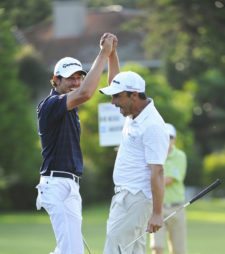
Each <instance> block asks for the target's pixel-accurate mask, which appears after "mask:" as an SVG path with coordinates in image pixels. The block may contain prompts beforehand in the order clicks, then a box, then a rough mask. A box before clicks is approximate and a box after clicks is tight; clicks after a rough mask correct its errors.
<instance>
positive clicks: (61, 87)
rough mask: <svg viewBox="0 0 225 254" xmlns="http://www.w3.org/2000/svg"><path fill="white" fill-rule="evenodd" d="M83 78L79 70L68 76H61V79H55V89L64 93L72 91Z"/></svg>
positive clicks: (78, 85)
mask: <svg viewBox="0 0 225 254" xmlns="http://www.w3.org/2000/svg"><path fill="white" fill-rule="evenodd" d="M83 79H84V75H82V74H81V73H79V72H77V73H74V74H72V75H71V76H70V77H68V78H63V77H62V78H61V79H58V81H57V89H56V90H57V91H58V92H59V93H60V94H65V93H69V92H71V91H74V90H76V89H77V88H79V87H80V85H81V83H82V81H83Z"/></svg>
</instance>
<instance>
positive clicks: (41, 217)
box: [0, 200, 225, 254]
mask: <svg viewBox="0 0 225 254" xmlns="http://www.w3.org/2000/svg"><path fill="white" fill-rule="evenodd" d="M107 214H108V205H101V206H95V207H91V208H87V209H85V210H84V213H83V217H84V223H83V232H84V237H85V239H86V241H87V243H88V245H89V247H90V249H91V252H92V254H102V250H103V244H104V238H105V223H106V219H107ZM187 217H188V250H189V251H188V254H212V253H213V254H224V253H225V200H213V201H206V200H203V201H198V202H196V203H194V204H192V205H191V206H189V207H188V208H187ZM54 246H55V240H54V237H53V233H52V229H51V226H50V223H49V218H48V216H47V215H46V214H45V213H42V212H35V213H21V214H20V213H18V214H16V213H11V214H1V215H0V254H48V253H49V252H50V251H52V250H53V249H54ZM87 253H88V252H87V251H86V250H85V254H87ZM147 253H151V252H150V250H149V249H148V252H147ZM137 254H138V253H137ZM165 254H167V252H165Z"/></svg>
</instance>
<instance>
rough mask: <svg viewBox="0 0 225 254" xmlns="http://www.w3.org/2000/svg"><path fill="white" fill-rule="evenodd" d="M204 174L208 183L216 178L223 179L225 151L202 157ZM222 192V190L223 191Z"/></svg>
mask: <svg viewBox="0 0 225 254" xmlns="http://www.w3.org/2000/svg"><path fill="white" fill-rule="evenodd" d="M203 166H204V173H205V174H204V176H205V182H206V183H207V184H208V183H210V182H212V181H214V180H215V179H216V178H220V179H221V180H223V181H224V180H225V177H224V176H225V174H224V171H225V151H221V152H217V153H211V154H209V155H207V156H205V158H204V162H203ZM223 194H224V191H223Z"/></svg>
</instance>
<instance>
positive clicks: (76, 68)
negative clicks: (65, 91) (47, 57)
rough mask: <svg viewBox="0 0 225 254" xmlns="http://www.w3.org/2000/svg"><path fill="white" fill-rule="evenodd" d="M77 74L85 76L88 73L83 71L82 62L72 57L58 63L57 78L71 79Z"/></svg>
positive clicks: (55, 73)
mask: <svg viewBox="0 0 225 254" xmlns="http://www.w3.org/2000/svg"><path fill="white" fill-rule="evenodd" d="M75 72H81V73H82V74H83V75H86V74H87V72H86V71H84V70H83V68H82V64H81V62H80V61H78V60H77V59H75V58H72V57H64V58H62V59H60V60H59V61H58V62H57V63H56V65H55V69H54V75H55V76H62V77H64V78H68V77H70V76H71V75H72V74H74V73H75Z"/></svg>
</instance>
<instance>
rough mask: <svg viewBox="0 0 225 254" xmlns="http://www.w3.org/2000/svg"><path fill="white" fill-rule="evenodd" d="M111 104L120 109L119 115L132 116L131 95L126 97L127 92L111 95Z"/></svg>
mask: <svg viewBox="0 0 225 254" xmlns="http://www.w3.org/2000/svg"><path fill="white" fill-rule="evenodd" d="M112 104H114V105H115V106H116V107H119V108H120V113H121V114H122V115H123V116H129V115H132V113H133V112H132V105H133V101H132V94H131V95H130V96H128V94H127V92H121V93H117V94H114V95H112Z"/></svg>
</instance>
